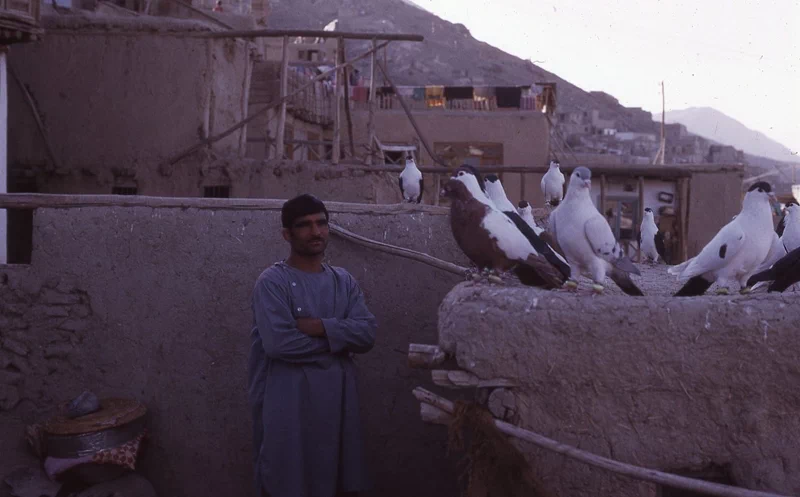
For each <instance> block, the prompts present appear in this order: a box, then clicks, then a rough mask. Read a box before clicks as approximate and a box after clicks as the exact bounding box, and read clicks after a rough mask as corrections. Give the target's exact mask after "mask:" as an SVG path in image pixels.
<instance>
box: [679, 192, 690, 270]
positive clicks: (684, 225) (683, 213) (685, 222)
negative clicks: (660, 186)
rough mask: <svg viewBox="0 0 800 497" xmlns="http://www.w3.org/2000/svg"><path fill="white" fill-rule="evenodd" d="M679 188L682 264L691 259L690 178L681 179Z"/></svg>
mask: <svg viewBox="0 0 800 497" xmlns="http://www.w3.org/2000/svg"><path fill="white" fill-rule="evenodd" d="M678 188H679V190H680V191H679V194H678V199H679V202H680V204H679V205H680V207H679V209H680V212H679V214H678V215H679V218H678V219H679V223H678V224H679V227H680V237H681V240H680V242H681V243H680V248H681V262H683V261H685V260H687V259H688V258H689V178H681V179H679V180H678Z"/></svg>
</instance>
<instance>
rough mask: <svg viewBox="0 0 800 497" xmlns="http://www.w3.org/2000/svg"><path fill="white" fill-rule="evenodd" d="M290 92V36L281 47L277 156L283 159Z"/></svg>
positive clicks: (276, 140)
mask: <svg viewBox="0 0 800 497" xmlns="http://www.w3.org/2000/svg"><path fill="white" fill-rule="evenodd" d="M288 94H289V37H288V36H284V37H283V47H282V48H281V94H280V95H281V108H280V110H279V111H278V131H277V137H276V138H275V157H277V158H278V159H283V158H284V156H285V155H286V154H285V153H284V140H285V138H286V103H287V100H288V98H287V95H288Z"/></svg>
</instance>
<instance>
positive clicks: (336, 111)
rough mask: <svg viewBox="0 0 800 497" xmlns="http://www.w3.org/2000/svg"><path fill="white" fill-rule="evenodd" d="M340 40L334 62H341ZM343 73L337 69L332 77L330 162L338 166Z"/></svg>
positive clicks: (340, 140) (340, 39) (340, 154)
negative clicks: (333, 91) (331, 150)
mask: <svg viewBox="0 0 800 497" xmlns="http://www.w3.org/2000/svg"><path fill="white" fill-rule="evenodd" d="M341 50H342V38H339V43H338V45H337V47H336V60H337V61H338V60H341V56H340V53H341ZM342 73H343V71H342V70H341V69H339V70H338V71H336V73H335V74H334V77H333V84H334V90H335V92H336V96H335V98H334V99H333V101H334V104H333V154H332V157H331V162H333V163H334V164H338V163H339V160H340V158H341V156H342V148H341V147H342V97H343V95H344V81H343V80H342V79H343V78H342Z"/></svg>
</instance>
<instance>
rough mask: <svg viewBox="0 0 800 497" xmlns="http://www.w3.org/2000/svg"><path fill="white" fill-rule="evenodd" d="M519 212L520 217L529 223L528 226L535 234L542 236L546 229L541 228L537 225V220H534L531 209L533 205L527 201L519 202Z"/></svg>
mask: <svg viewBox="0 0 800 497" xmlns="http://www.w3.org/2000/svg"><path fill="white" fill-rule="evenodd" d="M517 212H519V217H521V218H522V220H523V221H525V222H526V223H528V226H530V227H531V228H532V229H533V231H534V233H536V234H537V235H541V234H542V232H543V231H544V229H543V228H540V227H539V225H538V224H536V219H534V217H533V208H532V207H531V204H529V203H528V201H527V200H520V201H519V204H518V207H517Z"/></svg>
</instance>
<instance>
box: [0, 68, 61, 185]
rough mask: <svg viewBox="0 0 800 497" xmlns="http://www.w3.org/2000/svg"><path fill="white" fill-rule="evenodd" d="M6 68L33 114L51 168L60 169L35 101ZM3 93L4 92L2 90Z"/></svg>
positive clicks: (15, 76) (12, 69) (14, 73)
mask: <svg viewBox="0 0 800 497" xmlns="http://www.w3.org/2000/svg"><path fill="white" fill-rule="evenodd" d="M6 67H7V68H8V74H10V75H11V79H13V80H14V82H15V83H16V84H17V86H18V87H19V89H20V91H22V95H23V96H24V97H25V102H27V104H28V108H30V110H31V114H33V120H34V121H36V127H37V128H39V134H40V135H41V136H42V141H43V142H44V149H45V151H46V152H47V156H48V157H49V158H50V161H51V162H52V163H53V166H54V167H55V168H56V169H61V164H60V163H59V162H58V159H57V158H56V154H55V153H54V152H53V146H52V144H51V143H50V138H49V137H48V136H47V129H46V128H45V127H44V122H43V121H42V116H41V114H39V109H38V108H37V107H36V101H35V100H34V99H33V96H32V95H31V93H30V92H29V91H28V88H27V87H26V86H25V85H24V84H22V80H20V79H19V76H17V73H16V72H15V71H14V68H13V67H11V64H6ZM3 91H6V90H5V89H3Z"/></svg>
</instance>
